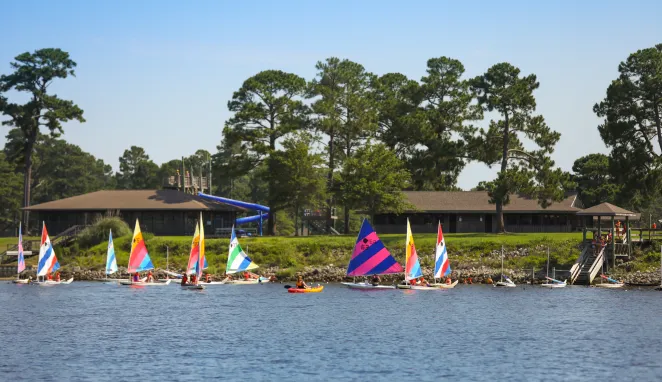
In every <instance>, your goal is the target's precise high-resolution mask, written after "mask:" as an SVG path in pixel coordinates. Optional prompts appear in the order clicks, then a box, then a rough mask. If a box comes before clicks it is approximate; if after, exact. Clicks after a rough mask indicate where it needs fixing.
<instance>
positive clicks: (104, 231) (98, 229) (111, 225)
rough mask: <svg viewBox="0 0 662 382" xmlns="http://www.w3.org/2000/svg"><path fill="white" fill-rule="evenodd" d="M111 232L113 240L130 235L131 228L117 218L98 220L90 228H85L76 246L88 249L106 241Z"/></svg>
mask: <svg viewBox="0 0 662 382" xmlns="http://www.w3.org/2000/svg"><path fill="white" fill-rule="evenodd" d="M111 229H112V230H113V239H115V238H118V237H122V236H126V235H129V236H130V235H131V234H132V232H131V228H129V225H128V224H126V222H125V221H124V220H122V219H120V218H119V217H105V218H101V219H98V220H97V221H95V222H94V224H92V225H91V226H89V227H87V228H85V230H83V232H81V233H80V234H79V235H78V245H79V246H80V247H83V248H89V247H92V246H94V245H97V244H99V243H102V242H104V241H107V240H108V232H110V230H111Z"/></svg>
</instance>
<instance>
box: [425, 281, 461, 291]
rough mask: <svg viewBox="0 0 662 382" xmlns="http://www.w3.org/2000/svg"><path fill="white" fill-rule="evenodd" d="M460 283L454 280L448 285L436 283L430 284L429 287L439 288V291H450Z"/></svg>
mask: <svg viewBox="0 0 662 382" xmlns="http://www.w3.org/2000/svg"><path fill="white" fill-rule="evenodd" d="M459 282H460V280H455V281H454V282H452V283H450V284H445V283H437V284H430V286H433V287H437V288H441V289H452V288H455V286H456V285H457V284H458V283H459Z"/></svg>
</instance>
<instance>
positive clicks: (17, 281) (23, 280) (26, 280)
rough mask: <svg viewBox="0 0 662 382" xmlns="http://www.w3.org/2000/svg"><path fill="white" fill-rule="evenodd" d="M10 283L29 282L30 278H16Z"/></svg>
mask: <svg viewBox="0 0 662 382" xmlns="http://www.w3.org/2000/svg"><path fill="white" fill-rule="evenodd" d="M12 283H14V284H29V283H30V280H29V279H17V280H12Z"/></svg>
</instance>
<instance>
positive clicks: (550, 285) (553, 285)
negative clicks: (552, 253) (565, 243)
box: [540, 247, 567, 288]
mask: <svg viewBox="0 0 662 382" xmlns="http://www.w3.org/2000/svg"><path fill="white" fill-rule="evenodd" d="M545 278H546V279H547V281H549V282H547V283H544V284H540V286H541V287H543V288H565V286H566V285H567V284H566V282H565V281H559V280H556V279H553V278H551V277H549V247H547V276H545ZM566 281H567V280H566Z"/></svg>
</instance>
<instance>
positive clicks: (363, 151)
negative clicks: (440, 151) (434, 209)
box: [341, 144, 411, 216]
mask: <svg viewBox="0 0 662 382" xmlns="http://www.w3.org/2000/svg"><path fill="white" fill-rule="evenodd" d="M410 179H411V177H410V174H409V171H407V169H405V168H404V165H403V163H402V161H401V160H400V159H398V157H396V156H395V153H393V151H391V150H389V149H388V148H387V147H386V146H385V145H383V144H377V145H369V146H364V147H361V148H360V149H358V150H357V152H356V155H355V156H354V157H352V158H350V159H348V160H347V161H345V165H344V166H343V171H342V174H341V190H342V192H341V195H342V201H343V203H344V204H345V205H347V206H350V207H351V208H354V209H362V210H365V211H367V212H368V213H369V214H370V215H371V216H374V215H375V214H376V213H385V212H395V213H400V212H402V211H404V210H405V209H406V208H407V207H408V206H407V204H406V202H405V201H404V195H403V194H402V192H401V191H400V190H402V189H403V188H406V187H407V186H408V184H409V181H410Z"/></svg>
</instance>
